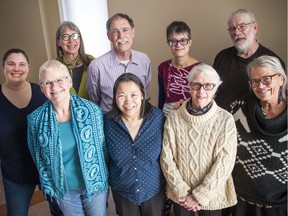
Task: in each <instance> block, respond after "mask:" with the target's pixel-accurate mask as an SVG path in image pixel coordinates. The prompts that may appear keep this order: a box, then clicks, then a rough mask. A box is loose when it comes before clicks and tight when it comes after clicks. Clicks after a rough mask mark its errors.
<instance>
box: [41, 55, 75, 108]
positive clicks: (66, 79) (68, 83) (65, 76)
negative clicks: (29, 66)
mask: <svg viewBox="0 0 288 216" xmlns="http://www.w3.org/2000/svg"><path fill="white" fill-rule="evenodd" d="M52 62H53V63H50V64H48V66H47V64H46V63H44V65H45V64H46V67H44V68H42V67H43V66H42V67H41V68H40V71H41V70H42V74H41V79H40V87H41V90H42V92H43V93H44V94H45V96H46V97H47V98H48V99H49V100H50V101H51V102H52V103H53V104H57V103H61V102H63V101H67V100H69V98H70V92H69V91H70V88H71V87H72V79H71V77H70V75H69V73H68V71H67V68H66V66H65V65H62V64H61V63H60V62H56V60H52ZM54 62H56V64H54ZM59 65H61V66H60V67H59Z"/></svg>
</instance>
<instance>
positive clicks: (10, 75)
mask: <svg viewBox="0 0 288 216" xmlns="http://www.w3.org/2000/svg"><path fill="white" fill-rule="evenodd" d="M28 72H29V64H28V62H27V59H26V58H25V56H24V55H23V54H22V53H11V54H10V55H9V56H8V57H7V59H6V61H5V63H4V75H5V77H6V82H7V83H11V84H21V83H23V82H25V81H26V78H27V76H28Z"/></svg>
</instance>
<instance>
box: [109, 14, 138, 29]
mask: <svg viewBox="0 0 288 216" xmlns="http://www.w3.org/2000/svg"><path fill="white" fill-rule="evenodd" d="M118 18H123V19H126V20H127V21H128V23H129V25H130V26H131V27H132V28H134V22H133V20H132V19H131V18H130V17H129V16H128V15H127V14H123V13H116V14H114V15H113V16H111V17H110V18H109V19H108V21H107V22H106V29H107V32H109V31H110V26H111V23H112V21H113V20H116V19H118Z"/></svg>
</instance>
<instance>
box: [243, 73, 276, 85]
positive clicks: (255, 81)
mask: <svg viewBox="0 0 288 216" xmlns="http://www.w3.org/2000/svg"><path fill="white" fill-rule="evenodd" d="M276 75H279V74H273V75H270V76H263V77H261V78H260V79H251V80H249V84H250V86H251V87H252V88H255V87H258V86H259V84H260V82H261V83H262V84H263V85H269V84H270V83H271V82H272V78H273V77H274V76H276Z"/></svg>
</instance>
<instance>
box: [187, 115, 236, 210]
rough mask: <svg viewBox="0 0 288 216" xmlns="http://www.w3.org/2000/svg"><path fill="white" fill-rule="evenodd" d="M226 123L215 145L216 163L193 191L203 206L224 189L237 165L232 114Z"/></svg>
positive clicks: (214, 156)
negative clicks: (220, 189)
mask: <svg viewBox="0 0 288 216" xmlns="http://www.w3.org/2000/svg"><path fill="white" fill-rule="evenodd" d="M224 122H225V126H224V127H223V129H222V131H219V133H218V138H217V142H216V144H215V150H214V151H215V152H214V155H213V158H214V163H213V164H212V167H211V169H210V171H209V173H207V175H206V176H205V178H204V180H203V181H202V183H201V184H200V185H199V186H198V187H196V188H195V189H193V191H192V194H193V195H194V197H195V198H196V200H197V201H198V202H199V203H200V204H201V205H203V206H205V205H208V203H209V201H210V200H212V199H213V198H214V197H215V195H216V193H217V192H218V191H219V188H224V185H225V184H226V182H227V180H228V178H229V177H231V172H232V170H233V167H234V164H235V159H236V151H237V132H236V126H235V122H234V120H233V117H232V115H231V114H229V115H228V118H226V121H224ZM224 122H223V123H224Z"/></svg>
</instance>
